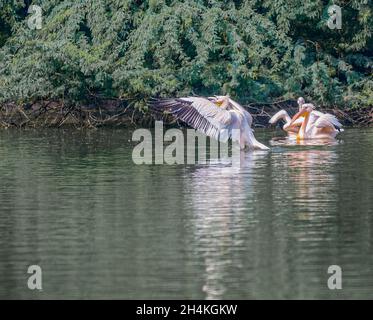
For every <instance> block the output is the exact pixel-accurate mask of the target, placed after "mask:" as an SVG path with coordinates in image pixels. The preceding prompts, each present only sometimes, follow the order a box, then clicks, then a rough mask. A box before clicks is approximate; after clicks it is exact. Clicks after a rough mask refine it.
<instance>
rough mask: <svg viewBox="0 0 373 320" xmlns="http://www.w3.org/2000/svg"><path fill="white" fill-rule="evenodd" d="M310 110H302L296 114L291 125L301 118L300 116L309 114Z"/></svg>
mask: <svg viewBox="0 0 373 320" xmlns="http://www.w3.org/2000/svg"><path fill="white" fill-rule="evenodd" d="M308 113H309V112H308V111H307V110H300V111H299V112H298V113H296V114H295V115H294V117H293V118H292V119H291V122H290V125H293V124H294V122H295V121H296V120H297V119H299V118H300V117H302V116H304V115H307V114H308Z"/></svg>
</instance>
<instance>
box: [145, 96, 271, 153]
mask: <svg viewBox="0 0 373 320" xmlns="http://www.w3.org/2000/svg"><path fill="white" fill-rule="evenodd" d="M149 106H150V108H151V109H153V110H155V111H158V112H165V111H166V112H168V113H171V114H172V115H173V116H174V117H175V118H177V119H179V120H181V121H183V122H185V123H186V124H188V125H189V126H191V127H193V128H194V129H196V130H198V131H200V132H202V133H204V134H206V135H207V136H210V137H212V138H215V139H217V140H219V141H224V142H226V141H227V140H228V139H229V138H230V139H232V141H234V142H238V143H239V145H240V148H241V149H260V150H268V149H269V148H268V147H266V146H265V145H264V144H262V143H260V142H259V141H257V140H256V139H255V137H254V133H253V129H252V128H251V125H252V122H253V118H252V116H251V114H250V113H249V112H247V111H246V110H245V109H244V108H243V107H242V106H241V105H239V104H238V103H237V102H236V101H234V100H232V99H231V98H230V97H229V96H214V97H209V98H205V97H185V98H169V99H152V100H151V101H149Z"/></svg>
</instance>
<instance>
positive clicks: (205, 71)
mask: <svg viewBox="0 0 373 320" xmlns="http://www.w3.org/2000/svg"><path fill="white" fill-rule="evenodd" d="M335 3H336V4H338V5H340V6H341V7H342V14H343V16H342V17H343V24H342V29H341V30H337V29H334V30H331V29H329V28H328V27H327V24H326V21H327V19H328V18H329V16H328V14H327V8H328V5H329V2H328V1H320V0H318V1H314V0H263V1H261V0H223V1H217V0H174V1H172V0H157V1H155V0H149V1H141V0H110V1H104V0H77V1H69V0H65V1H57V0H39V1H33V2H32V4H37V5H40V6H41V7H42V9H43V26H42V29H41V30H30V29H29V28H28V26H27V18H28V17H27V8H28V5H30V1H6V2H5V3H3V4H0V9H1V13H0V18H1V20H0V30H1V33H0V61H1V65H0V101H2V102H6V101H15V102H18V103H20V102H32V101H34V100H37V99H51V98H52V99H63V100H65V101H70V102H74V103H85V102H86V101H87V99H89V98H90V97H92V96H95V97H97V96H99V97H120V98H124V99H128V100H134V101H135V102H136V103H137V105H138V106H139V107H141V106H142V105H144V101H145V100H146V98H148V97H150V96H157V95H161V96H169V95H178V96H180V95H188V94H206V95H207V94H224V93H229V94H231V95H232V96H235V97H238V99H240V100H241V101H243V102H245V101H257V102H271V101H274V100H276V99H280V98H283V97H286V98H289V97H295V96H297V95H300V94H302V95H306V96H308V97H309V98H312V99H313V100H314V101H316V102H318V103H321V104H324V105H326V104H336V105H339V106H341V107H342V106H343V107H348V106H350V107H351V106H352V107H357V106H368V105H370V106H371V105H372V100H373V97H372V95H373V94H372V83H373V79H372V66H373V59H372V52H373V46H372V44H373V40H372V29H373V27H372V26H373V24H372V23H371V21H372V18H373V17H372V2H371V0H352V1H347V0H345V1H335Z"/></svg>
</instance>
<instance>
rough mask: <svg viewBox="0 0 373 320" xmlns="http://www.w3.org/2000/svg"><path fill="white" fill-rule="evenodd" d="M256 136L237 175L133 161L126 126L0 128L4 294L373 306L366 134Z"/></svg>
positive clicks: (371, 185) (372, 150)
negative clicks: (319, 139) (255, 146)
mask: <svg viewBox="0 0 373 320" xmlns="http://www.w3.org/2000/svg"><path fill="white" fill-rule="evenodd" d="M257 131H258V132H256V136H257V138H258V140H259V141H261V142H264V143H266V144H267V145H271V151H270V152H251V153H245V154H243V160H244V161H242V163H241V167H233V166H229V165H226V164H222V163H219V162H216V163H213V164H206V165H173V166H170V165H135V164H134V163H133V161H132V150H133V146H134V143H133V142H130V139H131V135H132V132H131V130H125V129H100V130H96V131H93V130H92V131H79V130H62V129H61V130H55V129H48V130H41V131H40V130H39V131H34V130H2V131H0V298H7V299H14V298H22V299H26V298H27V299H52V298H54V299H61V298H68V299H71V298H82V299H89V298H104V299H108V298H114V299H143V298H144V299H145V298H149V299H168V298H169V299H183V298H185V299H236V298H237V299H259V298H264V299H286V298H292V299H302V298H310V299H314V298H327V299H330V298H333V299H345V298H350V299H354V298H368V299H372V298H373V199H372V195H373V129H372V128H371V129H347V130H346V131H345V132H343V133H342V134H340V135H339V136H338V140H337V141H336V143H330V144H327V145H318V144H315V145H303V146H300V145H295V144H291V143H287V142H286V140H284V139H276V137H279V136H281V135H283V134H282V133H281V132H279V131H259V130H257ZM34 264H36V265H39V266H40V267H41V268H42V287H43V289H42V291H38V290H30V289H28V287H27V279H28V277H29V276H30V274H27V268H28V266H30V265H34ZM330 265H338V266H340V267H341V268H342V286H343V288H342V290H330V289H328V286H327V280H328V277H330V276H331V274H328V273H327V270H328V267H329V266H330Z"/></svg>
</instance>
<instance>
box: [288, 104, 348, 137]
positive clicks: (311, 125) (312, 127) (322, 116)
mask: <svg viewBox="0 0 373 320" xmlns="http://www.w3.org/2000/svg"><path fill="white" fill-rule="evenodd" d="M314 109H315V106H314V105H313V104H312V103H305V104H303V105H302V107H301V109H300V110H299V112H298V113H297V114H295V115H294V117H293V118H292V119H291V122H290V125H293V124H294V123H295V122H296V121H297V119H299V118H301V117H304V118H303V121H302V125H301V127H300V129H299V132H298V134H297V140H306V139H325V138H327V139H330V138H335V136H336V135H337V134H338V132H340V131H343V129H341V127H342V124H341V123H340V122H339V121H338V119H337V118H336V117H335V116H334V115H332V114H330V113H321V112H317V111H316V110H314Z"/></svg>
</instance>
